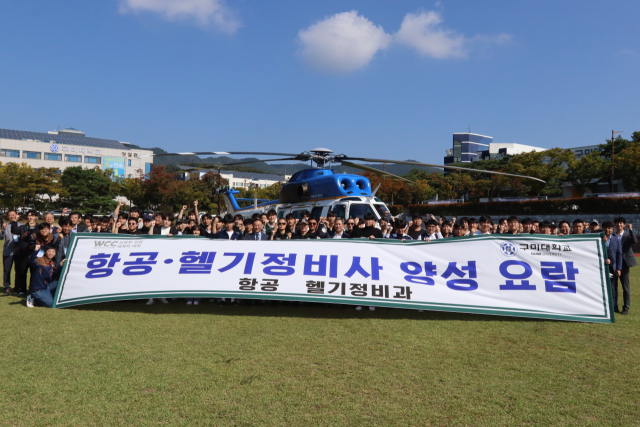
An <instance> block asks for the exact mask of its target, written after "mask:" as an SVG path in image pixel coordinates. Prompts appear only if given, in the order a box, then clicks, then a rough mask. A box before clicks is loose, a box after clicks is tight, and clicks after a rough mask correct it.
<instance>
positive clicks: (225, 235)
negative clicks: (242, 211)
mask: <svg viewBox="0 0 640 427" xmlns="http://www.w3.org/2000/svg"><path fill="white" fill-rule="evenodd" d="M234 226H235V219H234V218H233V215H231V214H227V215H225V217H224V230H220V231H218V232H217V233H216V234H214V235H213V236H211V238H212V239H224V240H242V232H240V231H236V230H234V229H233V228H234Z"/></svg>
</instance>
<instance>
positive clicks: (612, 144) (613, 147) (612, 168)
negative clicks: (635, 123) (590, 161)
mask: <svg viewBox="0 0 640 427" xmlns="http://www.w3.org/2000/svg"><path fill="white" fill-rule="evenodd" d="M622 132H624V131H623V130H617V131H614V130H612V131H611V192H612V193H613V179H614V169H615V166H614V162H613V160H614V155H615V152H614V151H615V150H614V149H615V146H616V140H615V135H616V133H622Z"/></svg>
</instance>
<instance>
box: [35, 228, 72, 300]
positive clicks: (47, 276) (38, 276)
mask: <svg viewBox="0 0 640 427" xmlns="http://www.w3.org/2000/svg"><path fill="white" fill-rule="evenodd" d="M40 225H43V224H40ZM56 252H57V249H56V247H55V246H54V245H46V246H40V245H36V246H35V250H34V252H33V253H32V254H31V256H30V257H29V266H30V267H31V270H32V272H31V280H30V283H29V290H30V292H31V293H30V294H29V295H28V296H27V307H34V306H39V307H49V308H50V307H51V304H53V296H54V295H55V293H56V289H57V288H58V277H60V271H61V270H62V265H60V266H59V267H57V266H56V264H55V262H54V258H55V256H56ZM65 261H66V260H62V264H64V262H65Z"/></svg>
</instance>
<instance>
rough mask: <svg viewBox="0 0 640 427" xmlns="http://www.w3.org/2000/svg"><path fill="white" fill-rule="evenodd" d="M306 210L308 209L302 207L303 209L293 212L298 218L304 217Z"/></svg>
mask: <svg viewBox="0 0 640 427" xmlns="http://www.w3.org/2000/svg"><path fill="white" fill-rule="evenodd" d="M305 211H306V209H302V210H297V211H292V212H291V213H292V214H293V216H294V217H296V219H302V214H303V213H304V212H305Z"/></svg>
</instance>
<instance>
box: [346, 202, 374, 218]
mask: <svg viewBox="0 0 640 427" xmlns="http://www.w3.org/2000/svg"><path fill="white" fill-rule="evenodd" d="M369 212H371V213H373V214H374V215H375V213H374V212H373V209H371V205H370V204H368V203H352V204H351V206H349V218H362V217H364V215H365V214H367V213H369Z"/></svg>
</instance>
